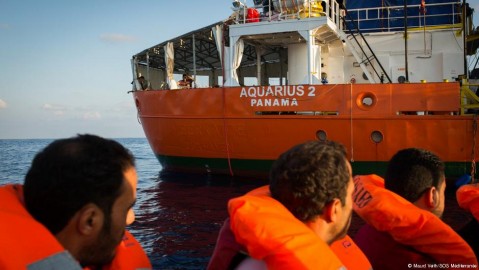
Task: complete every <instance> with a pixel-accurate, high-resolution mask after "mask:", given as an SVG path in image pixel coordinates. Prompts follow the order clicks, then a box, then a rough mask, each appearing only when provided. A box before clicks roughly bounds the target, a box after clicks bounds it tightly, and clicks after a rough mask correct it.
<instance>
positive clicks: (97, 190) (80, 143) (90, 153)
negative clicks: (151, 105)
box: [24, 135, 135, 234]
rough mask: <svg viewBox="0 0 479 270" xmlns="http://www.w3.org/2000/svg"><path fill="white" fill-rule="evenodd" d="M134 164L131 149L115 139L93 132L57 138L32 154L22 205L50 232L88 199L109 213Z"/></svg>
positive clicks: (70, 216) (62, 226)
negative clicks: (127, 172) (91, 133)
mask: <svg viewBox="0 0 479 270" xmlns="http://www.w3.org/2000/svg"><path fill="white" fill-rule="evenodd" d="M134 166H135V163H134V158H133V155H132V154H131V153H130V152H129V151H128V150H127V149H126V148H124V147H123V146H122V145H121V144H120V143H118V142H116V141H113V140H108V139H104V138H101V137H98V136H94V135H78V136H77V137H73V138H68V139H60V140H56V141H54V142H52V143H51V144H50V145H48V146H47V147H46V148H45V149H43V150H42V151H40V152H39V153H38V154H37V155H36V156H35V158H34V159H33V162H32V165H31V167H30V169H29V171H28V173H27V175H26V177H25V182H24V197H25V205H26V208H27V210H28V212H30V214H31V215H32V216H33V217H34V218H35V219H36V220H38V221H39V222H40V223H42V224H43V225H44V226H45V227H47V228H48V230H49V231H50V232H51V233H53V234H56V233H58V232H60V231H61V230H62V229H63V228H64V227H65V226H66V225H67V223H68V221H69V220H70V219H71V218H72V217H73V215H74V214H75V213H76V212H77V211H78V210H80V209H81V208H82V207H83V206H84V205H86V204H88V203H94V204H96V205H97V206H98V207H99V208H100V209H101V210H102V211H103V213H104V214H105V216H111V209H112V206H113V203H114V202H115V200H116V199H117V197H118V196H119V195H120V194H121V187H122V184H123V181H124V172H125V171H126V170H127V169H129V168H130V167H134ZM109 222H110V219H106V226H107V225H108V224H109Z"/></svg>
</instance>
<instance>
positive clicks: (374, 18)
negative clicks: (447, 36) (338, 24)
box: [348, 1, 462, 32]
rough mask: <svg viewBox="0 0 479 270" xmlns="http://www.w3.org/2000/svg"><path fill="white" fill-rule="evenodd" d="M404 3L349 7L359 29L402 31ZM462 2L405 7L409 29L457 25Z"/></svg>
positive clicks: (349, 11)
mask: <svg viewBox="0 0 479 270" xmlns="http://www.w3.org/2000/svg"><path fill="white" fill-rule="evenodd" d="M404 10H405V9H404V6H384V7H370V8H358V9H348V13H349V14H350V15H351V16H352V17H353V19H354V20H355V21H356V23H357V24H358V26H359V29H361V31H362V32H394V31H403V30H404V15H405V12H404ZM461 16H462V11H461V3H460V2H457V1H456V2H447V3H431V4H426V5H425V11H422V9H421V5H420V4H416V5H408V6H407V22H408V27H409V28H415V27H417V28H424V27H434V28H438V27H441V28H460V27H461V25H460V23H461Z"/></svg>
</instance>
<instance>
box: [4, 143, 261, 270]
mask: <svg viewBox="0 0 479 270" xmlns="http://www.w3.org/2000/svg"><path fill="white" fill-rule="evenodd" d="M115 140H117V141H118V142H120V143H121V144H122V145H124V146H125V147H126V148H128V149H129V150H130V151H131V152H132V153H133V155H134V156H135V158H136V165H137V166H136V167H137V171H138V178H139V181H138V195H137V203H136V205H135V207H134V209H135V214H136V221H135V223H133V224H132V225H131V226H130V227H129V228H128V229H129V230H130V231H131V232H132V233H133V234H134V235H135V237H136V238H137V239H138V240H139V241H140V243H141V244H142V246H143V248H144V249H145V250H146V252H147V254H148V256H149V257H150V260H151V261H152V264H153V267H154V269H205V268H206V266H207V264H208V261H209V258H210V256H211V254H212V252H213V249H214V246H215V243H216V238H217V236H218V232H219V229H220V228H221V225H222V223H223V221H224V220H225V218H226V217H227V210H226V204H227V201H228V200H229V199H230V198H232V197H236V196H239V195H242V194H244V193H246V192H247V191H249V190H251V189H253V188H255V187H257V186H260V185H263V184H265V183H266V182H265V181H263V180H258V181H257V180H255V179H235V178H230V177H212V176H209V177H208V176H198V175H181V174H169V175H166V174H161V173H160V172H161V166H160V164H159V162H158V160H157V159H156V158H155V156H154V155H153V152H152V151H151V148H150V146H149V144H148V141H147V140H146V139H144V138H131V139H115ZM50 142H52V140H44V139H33V140H0V185H3V184H6V183H23V179H24V176H25V174H26V172H27V171H28V168H29V167H30V164H31V161H32V160H33V157H34V156H35V154H36V153H37V152H38V151H39V150H41V149H42V148H44V147H45V146H47V145H48V144H49V143H50Z"/></svg>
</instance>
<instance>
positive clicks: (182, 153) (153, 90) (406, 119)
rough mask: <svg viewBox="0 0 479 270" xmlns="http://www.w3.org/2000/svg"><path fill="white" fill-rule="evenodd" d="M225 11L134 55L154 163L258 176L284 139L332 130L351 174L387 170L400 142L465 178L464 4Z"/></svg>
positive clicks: (473, 100) (473, 121) (473, 99)
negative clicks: (216, 18) (219, 18)
mask: <svg viewBox="0 0 479 270" xmlns="http://www.w3.org/2000/svg"><path fill="white" fill-rule="evenodd" d="M196 4H198V5H201V2H195V5H196ZM224 8H228V9H231V16H229V17H228V18H225V19H224V20H222V21H219V22H215V23H212V24H210V25H207V26H205V27H202V28H200V29H197V30H194V31H191V32H189V33H186V34H183V35H180V36H178V37H176V38H173V39H170V40H166V41H164V42H162V43H159V44H157V45H154V46H152V47H150V48H147V49H145V50H143V51H141V52H139V53H137V54H135V55H133V57H132V58H131V67H132V76H133V82H132V85H133V86H132V91H131V93H132V96H133V100H134V103H135V106H136V109H137V113H138V119H139V122H140V123H141V125H142V127H143V130H144V133H145V135H146V138H147V139H148V142H149V144H150V146H151V149H152V151H153V152H154V154H155V155H156V157H157V158H158V160H159V162H160V163H161V166H162V170H163V172H186V173H198V174H209V175H214V174H222V175H233V176H248V177H266V176H267V174H268V172H269V169H270V167H271V165H272V163H273V161H274V160H276V159H277V158H278V156H279V155H280V154H281V153H282V152H284V151H286V150H287V149H289V148H291V147H292V146H294V145H297V144H299V143H302V142H305V141H310V140H320V141H325V140H333V141H337V142H340V143H342V144H343V145H344V146H345V147H346V149H347V151H348V159H349V161H350V162H351V165H352V168H353V173H354V174H369V173H376V174H379V175H383V174H384V172H385V170H386V167H387V162H388V160H389V159H390V158H391V157H392V155H394V154H395V153H396V152H397V151H398V150H400V149H403V148H408V147H418V148H424V149H427V150H430V151H432V152H434V153H436V154H437V155H438V156H439V157H440V158H441V159H442V160H443V161H444V162H445V165H446V176H447V177H451V178H458V177H462V176H469V178H468V179H470V178H472V179H474V177H475V176H476V170H475V168H476V164H477V162H476V157H477V155H478V153H479V143H478V138H479V137H478V134H477V133H478V132H477V129H478V128H477V112H478V109H479V98H478V97H477V95H476V90H477V81H475V80H473V79H472V78H470V73H471V72H470V70H471V66H470V62H471V60H472V59H474V58H473V57H474V56H473V55H474V54H475V52H476V49H477V44H475V42H476V41H477V35H475V32H476V31H475V29H474V27H473V26H472V16H473V9H472V8H470V7H469V5H468V4H467V3H466V2H465V1H464V2H462V1H451V0H427V1H424V0H407V1H404V0H389V1H387V0H355V1H337V0H323V1H319V0H264V1H263V0H254V1H252V2H250V1H245V0H234V1H232V5H231V6H230V4H229V3H228V5H225V7H224ZM140 78H142V79H143V78H145V79H146V81H147V82H148V85H145V84H144V83H143V82H144V81H141V80H140Z"/></svg>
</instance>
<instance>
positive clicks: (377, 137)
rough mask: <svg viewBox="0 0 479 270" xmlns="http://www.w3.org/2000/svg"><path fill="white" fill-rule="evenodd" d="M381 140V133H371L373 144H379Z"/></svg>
mask: <svg viewBox="0 0 479 270" xmlns="http://www.w3.org/2000/svg"><path fill="white" fill-rule="evenodd" d="M383 139H384V136H383V134H382V133H381V131H377V130H375V131H373V132H371V140H372V141H373V142H375V143H380V142H382V141H383Z"/></svg>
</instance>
